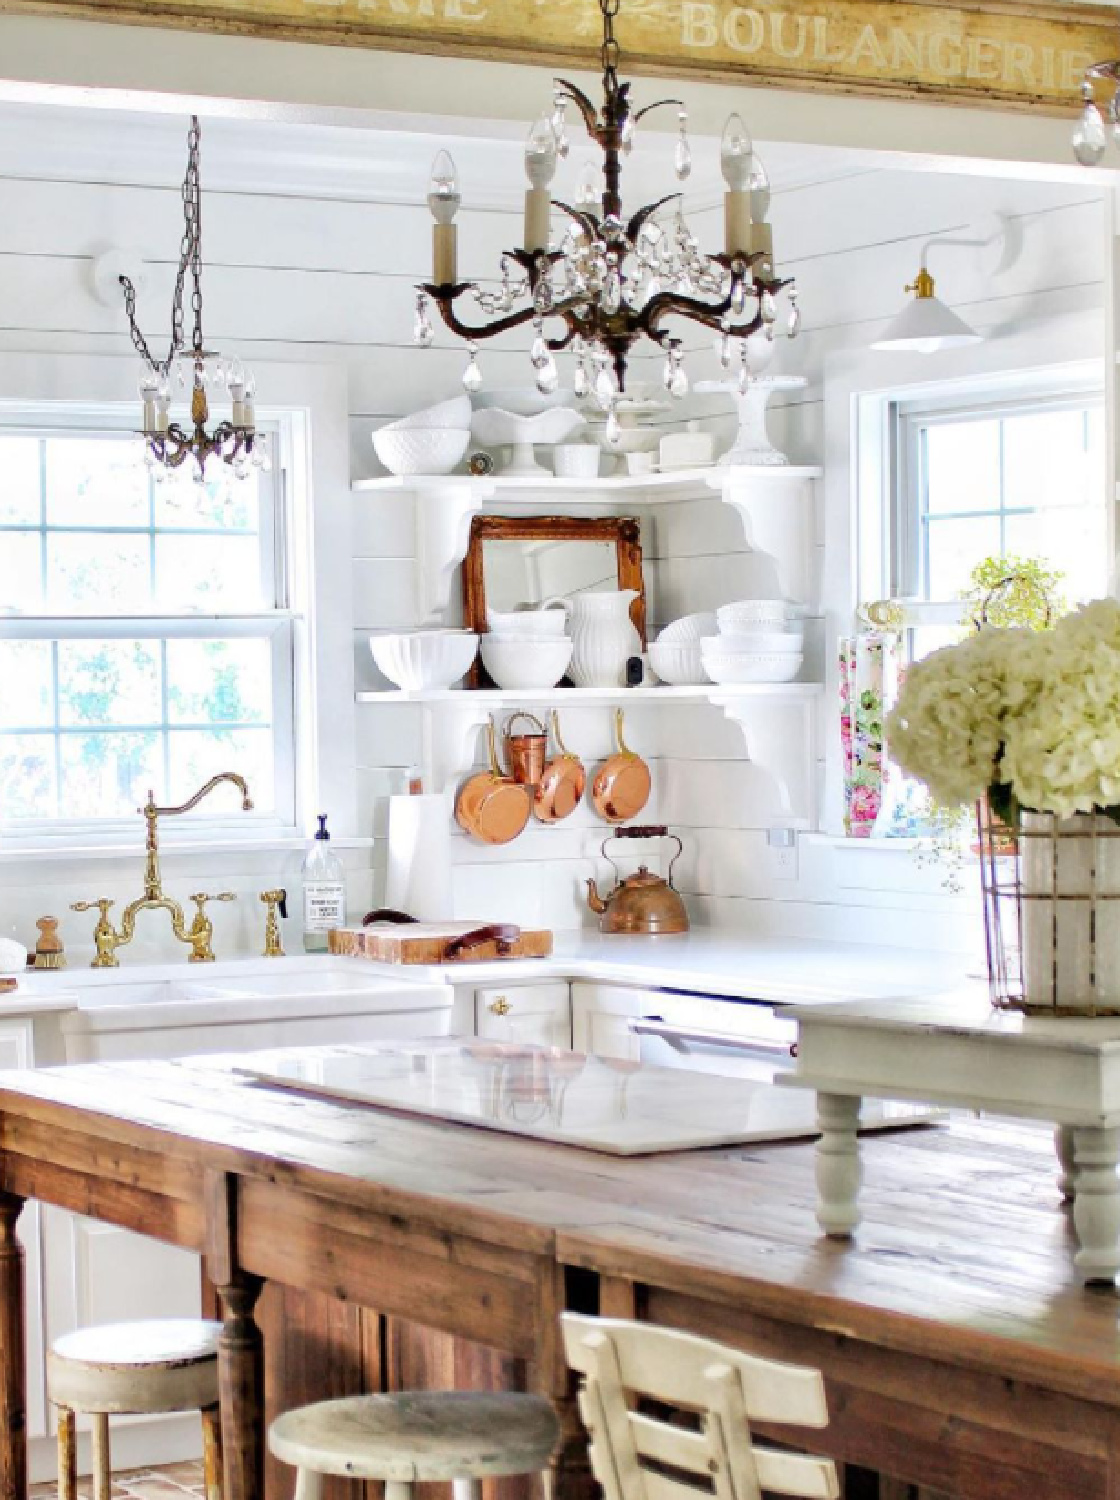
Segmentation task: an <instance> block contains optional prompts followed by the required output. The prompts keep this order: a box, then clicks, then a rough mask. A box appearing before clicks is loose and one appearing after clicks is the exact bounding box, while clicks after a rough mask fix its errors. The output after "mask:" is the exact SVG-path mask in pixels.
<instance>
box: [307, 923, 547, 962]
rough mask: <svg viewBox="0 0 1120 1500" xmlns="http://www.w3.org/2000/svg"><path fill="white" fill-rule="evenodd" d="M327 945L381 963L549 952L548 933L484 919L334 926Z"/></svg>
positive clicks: (485, 959)
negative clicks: (474, 940) (478, 937)
mask: <svg viewBox="0 0 1120 1500" xmlns="http://www.w3.org/2000/svg"><path fill="white" fill-rule="evenodd" d="M487 932H489V933H493V934H495V935H494V936H490V937H486V938H484V939H483V940H480V941H479V942H478V943H471V944H469V945H467V946H464V947H463V948H462V949H460V947H459V945H460V944H461V943H462V940H463V939H464V938H470V936H471V935H472V934H474V933H479V934H484V933H487ZM499 932H501V933H504V934H505V938H504V939H502V938H499V937H498V936H497V933H499ZM328 947H329V949H330V952H331V953H337V954H344V955H346V956H348V957H351V958H370V959H376V960H377V961H378V962H379V963H384V964H446V963H490V962H492V961H493V960H494V959H496V958H502V959H504V958H511V959H512V958H547V957H548V956H549V954H550V953H551V952H552V933H551V932H549V931H547V930H545V931H540V932H524V931H522V929H521V928H519V927H512V926H510V925H508V924H488V923H485V922H410V923H408V924H407V925H404V924H399V925H393V924H388V923H386V924H381V923H378V924H377V925H376V926H373V927H336V928H335V929H334V931H333V932H332V933H331V934H330V937H329V939H328Z"/></svg>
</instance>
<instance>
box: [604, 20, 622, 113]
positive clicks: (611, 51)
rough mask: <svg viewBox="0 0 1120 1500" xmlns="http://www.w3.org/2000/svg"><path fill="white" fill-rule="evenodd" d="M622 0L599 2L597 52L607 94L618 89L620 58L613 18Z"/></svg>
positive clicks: (620, 53)
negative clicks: (600, 18)
mask: <svg viewBox="0 0 1120 1500" xmlns="http://www.w3.org/2000/svg"><path fill="white" fill-rule="evenodd" d="M621 3H622V0H599V9H600V10H601V11H602V13H603V45H602V47H601V49H600V51H599V60H600V62H601V63H602V65H603V82H604V83H605V84H606V85H607V91H608V93H612V94H613V93H614V92H615V90H616V89H617V87H618V64H619V61H620V60H621V57H622V52H621V49H620V47H619V45H618V41H617V39H616V37H615V34H614V18H615V16H617V15H618V12H619V7H620V6H621Z"/></svg>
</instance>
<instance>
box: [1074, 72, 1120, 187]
mask: <svg viewBox="0 0 1120 1500" xmlns="http://www.w3.org/2000/svg"><path fill="white" fill-rule="evenodd" d="M1095 78H1109V79H1111V80H1112V82H1113V84H1115V85H1116V87H1115V88H1114V90H1113V94H1112V98H1111V99H1110V100H1109V103H1108V125H1110V126H1111V127H1112V136H1113V139H1114V140H1115V141H1116V142H1117V143H1118V144H1120V61H1116V62H1101V63H1094V64H1093V65H1092V67H1090V68H1086V69H1085V72H1084V75H1083V76H1082V79H1081V113H1080V115H1079V116H1078V118H1077V124H1076V125H1075V126H1074V128H1073V154H1074V156H1076V157H1077V160H1078V161H1079V162H1080V163H1081V165H1082V166H1083V167H1095V166H1096V165H1097V163H1098V162H1099V161H1100V159H1101V157H1102V156H1103V155H1104V153H1105V147H1106V146H1107V145H1108V128H1107V127H1106V125H1105V117H1104V115H1103V114H1102V113H1101V110H1100V107H1099V105H1098V104H1097V100H1096V92H1095V90H1094V88H1093V80H1094V79H1095Z"/></svg>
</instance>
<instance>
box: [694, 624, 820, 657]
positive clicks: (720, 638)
mask: <svg viewBox="0 0 1120 1500" xmlns="http://www.w3.org/2000/svg"><path fill="white" fill-rule="evenodd" d="M700 644H701V645H702V646H703V648H704V649H705V650H706V651H709V652H711V653H713V654H714V655H716V656H738V655H741V654H742V653H743V652H747V653H753V654H754V655H756V656H759V655H761V656H770V655H773V656H781V655H783V654H784V653H786V652H790V651H796V652H797V653H798V655H801V654H803V652H804V649H805V642H804V638H803V636H802V634H801V632H800V630H751V631H743V632H739V631H737V632H736V633H735V634H734V635H710V636H704V637H703V639H702V640H701V643H700Z"/></svg>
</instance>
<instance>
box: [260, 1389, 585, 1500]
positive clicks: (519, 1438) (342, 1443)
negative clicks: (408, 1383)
mask: <svg viewBox="0 0 1120 1500" xmlns="http://www.w3.org/2000/svg"><path fill="white" fill-rule="evenodd" d="M559 1436H560V1425H559V1423H558V1422H557V1420H556V1413H555V1412H554V1411H553V1409H552V1407H551V1405H550V1404H549V1403H548V1402H547V1401H544V1400H542V1399H541V1398H540V1397H539V1396H521V1395H516V1394H508V1395H505V1394H496V1395H490V1394H486V1393H483V1392H479V1393H477V1394H476V1393H475V1392H473V1391H401V1392H399V1393H397V1394H395V1395H390V1396H351V1397H349V1398H348V1399H346V1400H344V1401H320V1402H317V1403H316V1404H315V1405H314V1406H301V1407H297V1408H296V1410H294V1411H289V1412H286V1413H285V1414H284V1415H283V1416H282V1417H277V1419H276V1421H275V1422H273V1424H272V1427H271V1429H270V1431H269V1435H268V1438H269V1445H270V1446H271V1448H272V1451H273V1453H275V1455H276V1457H277V1458H279V1459H281V1460H282V1461H283V1462H284V1463H286V1464H291V1465H292V1467H293V1468H294V1469H295V1470H296V1500H318V1496H319V1494H320V1491H321V1489H322V1476H323V1475H324V1474H333V1475H338V1476H341V1477H343V1478H349V1479H382V1480H384V1481H385V1500H409V1496H410V1495H411V1493H412V1486H413V1484H414V1483H416V1482H417V1481H419V1480H425V1479H428V1480H443V1481H446V1480H450V1481H451V1485H452V1488H453V1490H454V1492H455V1500H478V1496H479V1494H480V1493H481V1488H482V1486H481V1481H482V1480H483V1479H486V1478H491V1477H493V1476H495V1475H500V1474H535V1473H539V1472H540V1470H542V1469H543V1468H545V1466H546V1465H547V1463H548V1460H549V1457H550V1456H551V1454H552V1450H553V1449H554V1448H555V1447H556V1443H557V1440H558V1438H559Z"/></svg>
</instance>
